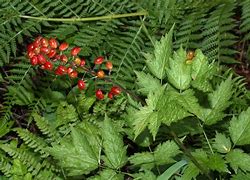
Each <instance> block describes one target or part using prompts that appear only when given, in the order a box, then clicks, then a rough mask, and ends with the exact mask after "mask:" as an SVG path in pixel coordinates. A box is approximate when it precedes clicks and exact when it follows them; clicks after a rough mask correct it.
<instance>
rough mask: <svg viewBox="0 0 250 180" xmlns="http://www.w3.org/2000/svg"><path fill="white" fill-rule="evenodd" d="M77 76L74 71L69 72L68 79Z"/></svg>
mask: <svg viewBox="0 0 250 180" xmlns="http://www.w3.org/2000/svg"><path fill="white" fill-rule="evenodd" d="M77 75H78V73H77V72H76V71H73V72H71V73H70V74H69V77H71V78H76V77H77Z"/></svg>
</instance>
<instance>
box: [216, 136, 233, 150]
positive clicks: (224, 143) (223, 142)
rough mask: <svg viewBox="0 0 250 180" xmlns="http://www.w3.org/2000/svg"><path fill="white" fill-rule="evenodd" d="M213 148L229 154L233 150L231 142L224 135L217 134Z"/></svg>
mask: <svg viewBox="0 0 250 180" xmlns="http://www.w3.org/2000/svg"><path fill="white" fill-rule="evenodd" d="M213 147H214V148H215V149H216V150H217V151H218V152H219V153H228V152H229V151H230V150H231V141H230V139H229V138H227V137H226V136H225V135H224V134H221V133H216V136H215V139H214V143H213Z"/></svg>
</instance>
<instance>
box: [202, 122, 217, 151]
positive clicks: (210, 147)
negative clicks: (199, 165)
mask: <svg viewBox="0 0 250 180" xmlns="http://www.w3.org/2000/svg"><path fill="white" fill-rule="evenodd" d="M199 124H200V127H201V128H202V132H203V135H204V137H205V139H206V141H207V144H208V146H209V149H210V151H211V153H212V154H214V151H213V149H212V146H211V144H210V142H209V140H208V138H207V134H206V132H205V131H204V129H203V125H202V124H201V122H200V121H199Z"/></svg>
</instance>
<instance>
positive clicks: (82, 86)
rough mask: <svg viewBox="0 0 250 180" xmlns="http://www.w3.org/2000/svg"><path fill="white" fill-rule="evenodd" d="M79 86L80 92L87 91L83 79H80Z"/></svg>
mask: <svg viewBox="0 0 250 180" xmlns="http://www.w3.org/2000/svg"><path fill="white" fill-rule="evenodd" d="M77 86H78V88H79V89H80V90H83V89H85V86H86V85H85V82H84V81H83V80H82V79H80V80H78V83H77Z"/></svg>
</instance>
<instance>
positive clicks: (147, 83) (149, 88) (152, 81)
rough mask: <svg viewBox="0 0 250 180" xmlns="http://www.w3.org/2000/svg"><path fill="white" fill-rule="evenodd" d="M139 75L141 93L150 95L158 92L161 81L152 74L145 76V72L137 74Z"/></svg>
mask: <svg viewBox="0 0 250 180" xmlns="http://www.w3.org/2000/svg"><path fill="white" fill-rule="evenodd" d="M135 73H136V75H137V80H138V82H137V84H138V85H139V87H140V89H139V90H138V91H140V92H141V93H142V94H144V95H148V94H149V92H154V91H157V90H158V89H159V88H160V87H161V84H160V81H159V80H158V79H156V78H154V77H153V76H151V75H150V74H145V73H144V72H137V71H136V72H135Z"/></svg>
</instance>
